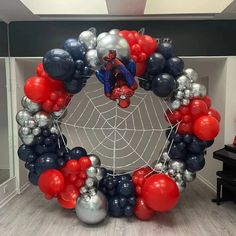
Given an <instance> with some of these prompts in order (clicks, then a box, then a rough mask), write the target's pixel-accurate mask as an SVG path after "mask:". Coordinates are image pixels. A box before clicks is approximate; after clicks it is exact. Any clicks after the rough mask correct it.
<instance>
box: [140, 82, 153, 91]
mask: <svg viewBox="0 0 236 236" xmlns="http://www.w3.org/2000/svg"><path fill="white" fill-rule="evenodd" d="M142 88H143V89H144V90H146V91H149V90H151V89H152V81H149V80H147V81H143V82H142Z"/></svg>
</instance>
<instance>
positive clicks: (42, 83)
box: [24, 76, 51, 102]
mask: <svg viewBox="0 0 236 236" xmlns="http://www.w3.org/2000/svg"><path fill="white" fill-rule="evenodd" d="M24 91H25V95H26V96H27V97H28V98H29V99H31V100H32V101H33V102H44V101H46V100H47V99H48V97H49V95H50V92H51V84H50V81H49V80H48V79H46V78H44V77H39V76H33V77H30V78H29V79H27V81H26V82H25V86H24Z"/></svg>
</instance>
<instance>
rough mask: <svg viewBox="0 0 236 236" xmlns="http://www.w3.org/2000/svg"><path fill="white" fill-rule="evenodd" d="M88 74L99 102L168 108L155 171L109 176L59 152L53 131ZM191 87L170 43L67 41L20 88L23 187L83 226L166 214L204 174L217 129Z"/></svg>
mask: <svg viewBox="0 0 236 236" xmlns="http://www.w3.org/2000/svg"><path fill="white" fill-rule="evenodd" d="M93 74H95V75H96V77H97V79H98V81H99V82H101V85H102V86H104V96H106V97H107V99H110V100H114V103H115V102H116V103H117V105H116V106H119V107H120V108H122V109H126V108H127V107H129V106H130V104H132V96H133V95H134V94H135V90H136V89H137V88H138V86H139V87H141V88H142V89H144V90H145V91H147V93H149V92H150V93H154V94H155V95H156V96H158V97H160V98H161V99H163V100H164V101H165V102H166V103H168V104H169V105H170V107H171V109H168V110H166V111H165V112H164V113H163V115H164V116H165V119H166V122H168V123H169V124H170V125H171V127H174V128H173V129H169V130H167V132H166V138H167V140H168V143H169V144H168V147H167V148H165V149H164V150H163V151H162V153H161V156H160V158H158V159H157V160H156V161H155V163H154V164H153V166H145V167H140V168H138V169H135V170H133V173H132V174H131V175H130V174H120V173H119V174H117V173H116V172H115V171H114V170H113V171H111V170H109V169H106V168H104V167H102V163H101V160H100V158H99V157H98V156H97V155H96V153H87V151H86V150H85V149H84V148H83V147H74V148H72V149H69V148H68V147H67V139H66V137H65V136H64V135H63V134H62V132H61V128H60V125H59V124H60V123H59V122H58V121H60V120H61V119H63V117H64V116H65V115H66V108H67V106H68V104H69V103H70V101H71V99H72V98H73V96H74V95H75V94H77V93H79V92H80V91H81V90H82V89H83V87H84V86H86V83H87V81H88V80H89V79H90V77H91V76H92V75H93ZM197 79H198V74H197V72H196V71H194V69H192V68H184V62H183V60H182V59H181V58H179V57H177V56H176V55H175V53H174V47H173V44H172V42H170V41H169V40H156V39H155V38H153V37H151V36H149V35H146V34H144V33H143V32H138V31H130V30H121V31H120V30H117V29H112V30H110V31H109V32H103V33H101V34H99V35H98V36H97V37H96V33H95V32H94V29H90V30H86V31H83V32H82V33H81V34H80V35H79V38H78V39H75V38H69V39H67V40H66V41H65V43H64V47H63V49H59V48H56V49H51V50H49V51H48V52H47V53H46V54H45V56H44V57H43V61H42V64H39V65H38V66H37V68H36V75H34V76H32V77H30V78H28V79H27V80H26V82H25V85H24V92H25V96H24V97H23V98H22V106H23V109H22V110H20V111H19V112H18V113H17V115H16V120H17V122H18V124H19V126H20V128H19V137H20V138H21V140H22V143H23V144H22V145H21V146H20V147H19V149H18V155H19V158H20V159H21V160H22V161H24V162H25V167H26V168H27V169H28V170H29V176H28V177H29V181H30V182H31V183H32V184H33V185H38V186H39V189H40V191H41V192H42V193H43V194H44V196H45V198H46V199H48V200H49V199H52V198H56V199H57V201H58V204H59V205H60V206H61V207H63V208H66V209H75V210H76V214H77V217H78V218H79V220H81V221H82V222H83V223H86V224H97V223H99V222H101V221H103V220H104V219H105V217H106V216H107V215H110V216H113V217H122V216H124V217H130V216H132V215H135V216H136V217H137V218H138V219H140V220H149V219H151V218H152V217H153V215H154V214H155V213H156V212H165V211H169V210H171V209H172V208H174V207H175V205H176V204H177V202H178V199H179V194H180V192H182V191H183V190H184V189H185V187H186V183H188V182H191V181H193V180H194V179H195V177H196V172H197V171H199V170H201V169H202V168H203V167H204V165H205V158H204V152H205V150H206V148H208V147H210V146H211V145H212V144H213V142H214V139H215V137H216V136H217V134H218V133H219V129H220V126H219V122H220V114H219V113H218V112H217V111H216V110H215V109H213V108H211V99H210V98H209V97H208V96H207V94H206V93H207V91H206V87H205V86H204V85H202V84H199V83H197ZM160 183H161V184H160Z"/></svg>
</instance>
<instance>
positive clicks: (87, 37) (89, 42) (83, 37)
mask: <svg viewBox="0 0 236 236" xmlns="http://www.w3.org/2000/svg"><path fill="white" fill-rule="evenodd" d="M79 41H80V42H82V43H84V44H85V45H86V47H87V48H88V49H93V48H95V47H96V45H97V39H96V36H95V35H94V33H93V32H91V31H89V30H86V31H83V32H81V34H80V35H79Z"/></svg>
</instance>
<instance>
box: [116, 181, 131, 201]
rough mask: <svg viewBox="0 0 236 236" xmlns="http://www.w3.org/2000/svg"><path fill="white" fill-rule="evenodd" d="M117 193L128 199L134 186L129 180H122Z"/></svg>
mask: <svg viewBox="0 0 236 236" xmlns="http://www.w3.org/2000/svg"><path fill="white" fill-rule="evenodd" d="M117 193H118V194H119V195H121V196H125V197H129V196H132V195H134V185H133V183H132V181H130V180H122V181H121V182H120V183H119V184H118V186H117Z"/></svg>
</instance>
